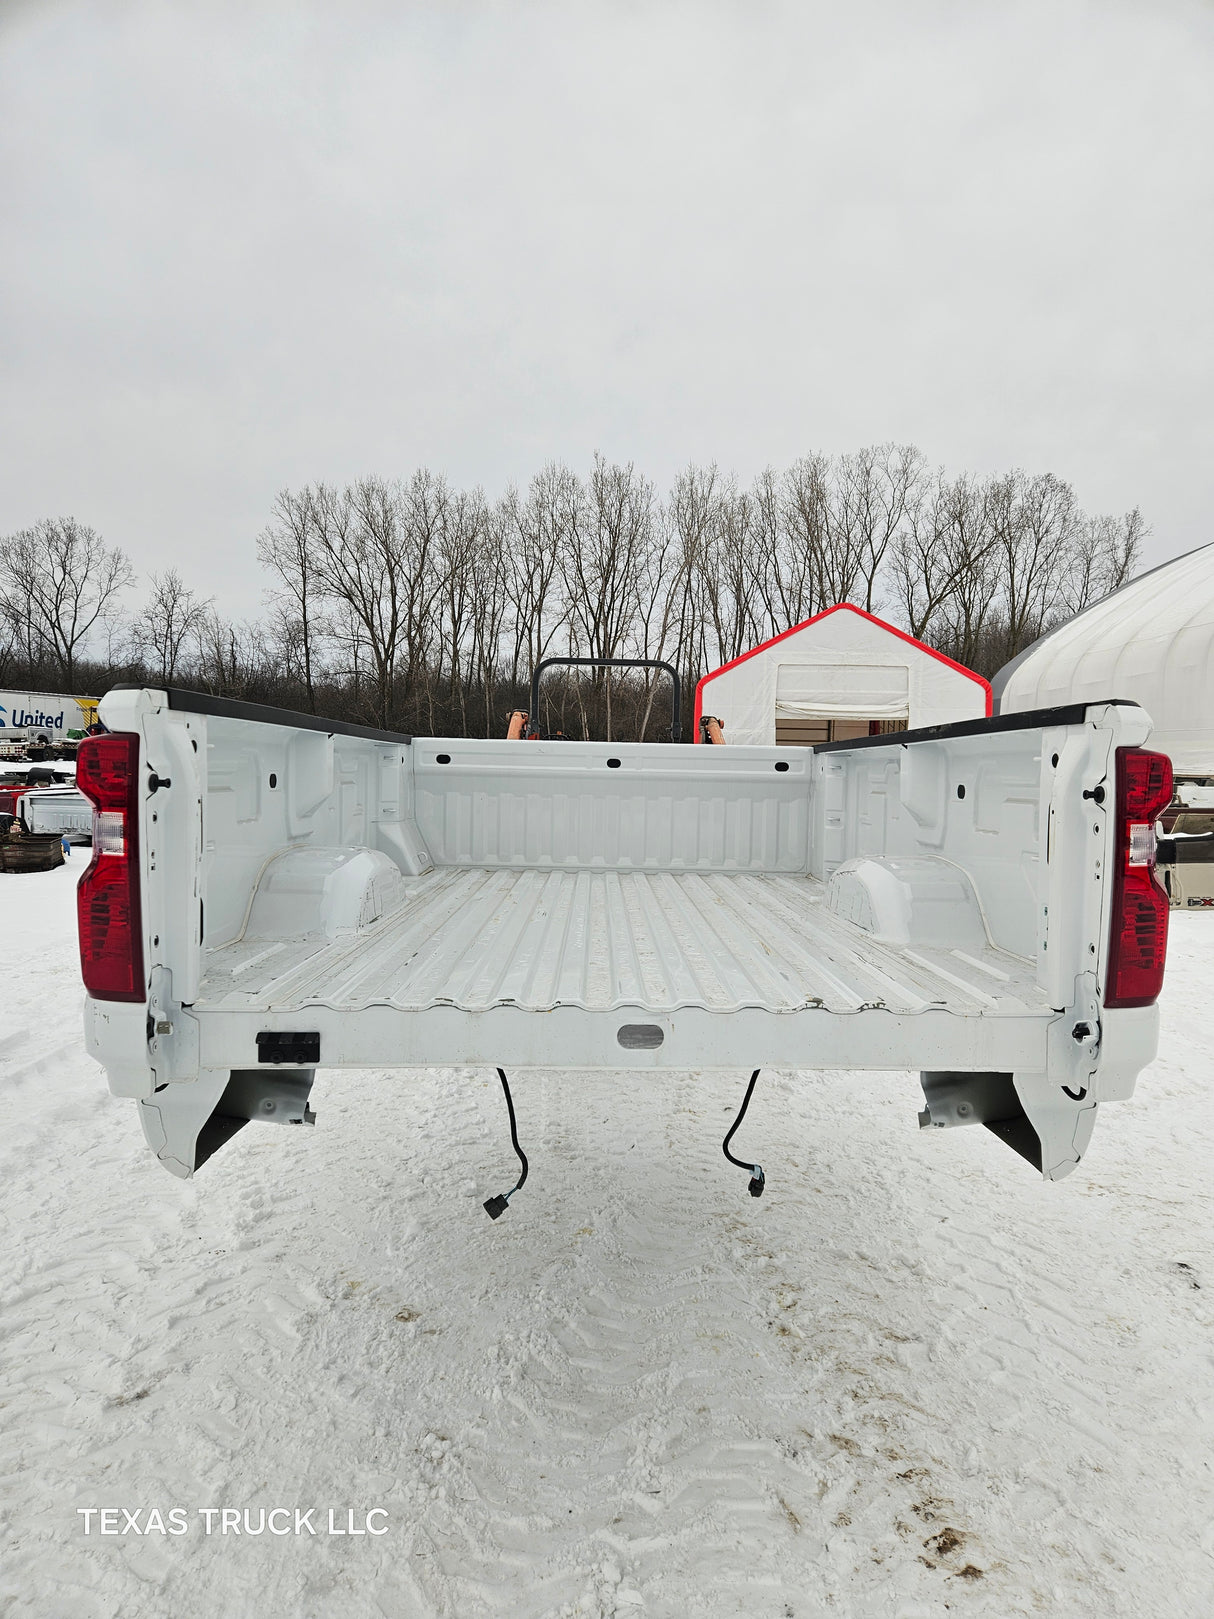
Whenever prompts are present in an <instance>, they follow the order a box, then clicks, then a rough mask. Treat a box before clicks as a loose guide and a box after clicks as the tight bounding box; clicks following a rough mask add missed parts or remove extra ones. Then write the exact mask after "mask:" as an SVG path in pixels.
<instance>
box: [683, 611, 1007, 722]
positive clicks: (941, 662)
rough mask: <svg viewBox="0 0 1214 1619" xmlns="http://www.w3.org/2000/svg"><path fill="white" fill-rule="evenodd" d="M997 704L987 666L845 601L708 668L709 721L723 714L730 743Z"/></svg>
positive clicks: (941, 718)
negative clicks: (966, 662) (968, 663)
mask: <svg viewBox="0 0 1214 1619" xmlns="http://www.w3.org/2000/svg"><path fill="white" fill-rule="evenodd" d="M990 711H991V688H990V686H989V685H988V683H987V682H986V681H985V680H983V678H982V676H981V675H976V674H975V673H974V672H973V670H972V669H966V668H963V667H962V665H961V664H959V663H954V662H953V660H952V659H951V658H946V657H945V656H944V654H943V653H941V652H936V651H935V650H934V649H933V648H932V647H929V646H924V645H923V643H922V642H921V641H916V640H915V639H914V638H913V637H912V636H909V635H907V634H906V632H905V631H904V630H900V629H897V628H895V626H894V625H892V624H887V623H885V621H884V620H883V619H880V618H875V617H874V616H873V615H872V614H871V613H866V612H865V611H864V610H863V608H860V607H853V606H852V605H851V604H850V603H849V602H841V603H840V604H839V605H838V606H836V607H828V608H827V609H826V611H825V612H822V613H818V614H816V615H815V617H813V618H807V619H806V620H805V622H804V623H803V624H794V625H793V627H792V629H790V630H785V631H784V632H783V634H781V635H776V636H773V637H772V639H771V640H770V641H764V642H763V643H762V645H760V646H757V647H753V648H752V649H751V650H750V651H749V652H744V653H743V654H742V656H741V657H740V658H734V659H733V660H732V661H731V662H730V663H725V664H722V665H721V667H720V668H719V669H714V670H713V671H712V673H711V674H707V675H705V676H704V678H703V679H702V680H701V681H700V683H699V685H698V686H697V687H696V708H695V740H696V741H697V742H699V741H701V740H703V738H702V732H701V725H700V720H701V718H702V717H704V716H706V715H712V716H713V717H715V718H717V719H719V720H720V721H721V724H722V727H723V730H724V733H725V741H726V743H727V744H729V745H733V746H737V745H739V744H746V743H751V744H756V743H757V744H761V745H766V746H772V745H777V744H778V745H780V746H785V747H786V746H790V745H793V746H796V745H802V746H807V745H812V744H813V743H815V742H828V741H838V740H842V739H844V738H853V737H858V736H868V735H872V734H875V733H877V732H881V731H895V730H899V731H900V730H906V729H908V728H909V729H912V730H916V729H918V728H920V727H921V726H925V725H948V724H950V723H952V722H953V721H954V720H972V719H980V718H982V717H983V715H986V714H989V713H990Z"/></svg>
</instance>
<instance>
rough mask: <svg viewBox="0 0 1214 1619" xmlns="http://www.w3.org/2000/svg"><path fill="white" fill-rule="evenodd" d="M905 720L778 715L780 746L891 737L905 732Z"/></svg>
mask: <svg viewBox="0 0 1214 1619" xmlns="http://www.w3.org/2000/svg"><path fill="white" fill-rule="evenodd" d="M905 730H906V720H905V719H885V720H870V719H862V718H860V717H859V716H842V715H838V716H833V717H832V718H830V719H828V718H827V717H826V716H825V715H814V714H808V715H804V716H798V717H797V718H796V719H793V718H791V717H789V718H785V717H784V716H782V715H781V714H779V713H777V714H776V746H777V747H779V748H812V747H813V746H814V744H815V743H817V742H854V741H855V740H856V738H857V737H860V736H888V735H889V734H890V733H891V732H893V731H905Z"/></svg>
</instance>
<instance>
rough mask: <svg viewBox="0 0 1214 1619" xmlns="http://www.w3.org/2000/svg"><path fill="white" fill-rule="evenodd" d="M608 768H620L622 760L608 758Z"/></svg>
mask: <svg viewBox="0 0 1214 1619" xmlns="http://www.w3.org/2000/svg"><path fill="white" fill-rule="evenodd" d="M607 768H608V770H618V769H619V768H620V761H619V760H618V759H608V761H607Z"/></svg>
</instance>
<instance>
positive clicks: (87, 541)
mask: <svg viewBox="0 0 1214 1619" xmlns="http://www.w3.org/2000/svg"><path fill="white" fill-rule="evenodd" d="M133 579H134V572H133V570H132V568H131V565H130V563H129V562H128V561H127V558H126V556H125V554H124V553H123V552H122V551H121V550H120V549H119V548H118V547H117V546H107V545H106V543H105V541H104V540H103V539H102V538H101V536H100V534H98V533H97V532H96V530H95V529H91V528H87V527H85V525H84V524H83V523H78V522H77V521H76V519H75V518H74V517H48V518H43V519H42V520H41V521H40V522H38V523H35V524H34V526H33V527H32V528H26V529H22V530H21V531H20V533H18V534H14V535H12V536H11V537H10V538H8V539H6V540H0V596H2V597H3V600H4V601H5V602H6V604H7V605H6V609H5V611H6V614H7V615H8V616H10V618H11V617H13V616H15V617H16V618H17V620H18V621H19V623H20V624H21V625H22V626H23V628H24V631H25V640H26V645H27V649H28V652H29V655H30V657H31V660H33V659H35V658H45V659H46V660H47V661H48V662H49V663H50V665H51V667H52V668H53V669H54V671H55V673H56V674H57V676H58V678H59V680H60V681H61V682H62V684H63V685H64V687H65V688H66V689H67V690H68V691H69V692H70V691H72V690H74V688H75V684H76V667H77V665H78V663H79V662H80V660H81V657H82V656H83V655H84V653H85V651H86V649H87V648H88V646H89V642H90V638H91V637H92V636H93V634H94V632H96V631H97V630H98V629H99V628H100V627H101V626H102V625H103V624H104V621H105V619H106V618H107V617H109V616H110V615H111V614H112V613H113V612H114V610H115V608H116V606H117V601H118V597H119V596H120V595H121V593H122V592H123V591H124V590H126V589H127V587H128V586H129V585H130V584H131V583H132V581H133Z"/></svg>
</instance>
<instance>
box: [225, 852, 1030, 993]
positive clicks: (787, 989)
mask: <svg viewBox="0 0 1214 1619" xmlns="http://www.w3.org/2000/svg"><path fill="white" fill-rule="evenodd" d="M823 895H824V889H823V886H822V884H821V883H819V882H817V881H815V880H814V879H813V878H810V877H805V876H761V875H752V874H746V873H736V874H735V873H730V874H722V873H698V872H686V873H671V872H659V873H646V872H620V871H602V872H596V871H584V870H583V871H537V870H530V869H529V870H509V869H502V868H495V869H491V870H485V869H479V868H474V869H468V868H463V867H441V868H438V869H436V870H433V871H431V872H427V873H426V874H425V875H423V876H421V877H418V878H413V879H411V880H410V885H409V896H408V898H407V900H406V902H405V904H404V905H403V906H402V907H401V908H400V909H399V910H397V911H396V912H394V913H393V914H392V915H391V916H388V917H385V918H384V919H382V920H381V921H380V922H378V923H375V924H374V925H373V926H372V927H370V928H369V929H366V930H364V931H363V932H361V933H359V934H357V935H354V934H346V935H344V936H341V937H338V938H337V939H333V940H329V939H326V938H324V937H323V936H320V935H312V936H309V937H306V938H300V939H289V940H286V941H281V942H274V943H266V942H262V941H258V940H254V939H247V940H243V941H240V942H237V943H234V944H228V945H224V946H222V947H220V948H218V949H216V950H213V951H211V952H209V954H208V955H207V958H206V967H205V973H204V977H203V981H202V984H201V987H200V992H199V996H198V999H197V1001H196V1002H195V1005H196V1006H198V1007H200V1008H207V1007H219V1006H224V1007H227V1008H231V1009H234V1010H235V1009H240V1008H257V1009H258V1010H266V1011H287V1010H295V1009H302V1008H303V1007H305V1006H317V1005H319V1006H327V1007H332V1008H334V1009H356V1008H362V1007H366V1006H375V1005H388V1006H393V1007H396V1008H399V1009H401V1010H415V1009H416V1010H420V1009H424V1008H428V1007H433V1006H442V1005H448V1006H457V1007H460V1008H462V1009H464V1010H466V1011H485V1010H487V1009H489V1008H490V1007H496V1006H503V1005H516V1006H520V1007H523V1008H526V1009H529V1010H534V1011H545V1010H550V1009H552V1008H554V1007H557V1006H579V1007H583V1008H585V1009H586V1010H589V1011H611V1010H614V1009H616V1008H619V1007H640V1008H644V1009H645V1010H647V1011H650V1012H654V1013H662V1012H673V1011H675V1010H676V1009H678V1008H679V1007H687V1006H694V1007H703V1008H705V1009H707V1010H710V1011H721V1012H726V1011H736V1010H738V1009H740V1008H742V1007H760V1008H763V1009H766V1010H769V1011H776V1012H792V1011H798V1010H801V1009H803V1008H806V1007H813V1006H817V1005H821V1006H824V1007H826V1008H827V1009H828V1010H830V1011H835V1012H853V1011H858V1010H860V1009H861V1008H865V1007H871V1006H886V1007H889V1008H890V1009H891V1010H894V1011H900V1012H917V1011H923V1010H926V1009H927V1008H929V1007H932V1008H939V1007H946V1008H948V1009H949V1010H954V1011H957V1012H962V1013H966V1014H970V1015H974V1014H982V1013H986V1014H989V1015H994V1016H1000V1015H1004V1016H1023V1015H1024V1014H1025V1012H1026V1011H1029V1012H1033V1013H1037V1014H1043V1013H1045V1011H1046V1010H1047V1009H1046V1006H1045V1003H1044V999H1043V997H1042V994H1041V991H1040V990H1039V989H1038V988H1037V986H1036V983H1035V981H1034V972H1033V968H1032V967H1031V966H1030V965H1029V963H1027V962H1025V961H1023V960H1021V959H1020V958H1019V957H1016V956H1012V955H1009V954H1007V953H1006V952H1003V951H998V950H994V949H983V950H981V951H976V952H973V953H971V954H965V953H963V952H960V951H957V950H949V949H946V948H930V947H923V948H916V949H913V950H911V949H905V948H900V947H899V946H896V945H888V944H883V943H881V942H879V941H877V940H875V939H873V938H872V937H871V936H870V935H868V934H866V933H864V932H863V931H862V930H861V929H859V928H857V927H855V926H854V925H853V924H851V923H849V922H845V921H842V920H841V919H840V918H838V917H836V916H834V915H833V914H832V913H831V912H829V911H828V910H827V909H826V906H825V904H824V903H823Z"/></svg>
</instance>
